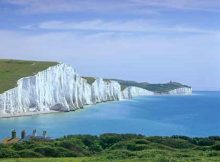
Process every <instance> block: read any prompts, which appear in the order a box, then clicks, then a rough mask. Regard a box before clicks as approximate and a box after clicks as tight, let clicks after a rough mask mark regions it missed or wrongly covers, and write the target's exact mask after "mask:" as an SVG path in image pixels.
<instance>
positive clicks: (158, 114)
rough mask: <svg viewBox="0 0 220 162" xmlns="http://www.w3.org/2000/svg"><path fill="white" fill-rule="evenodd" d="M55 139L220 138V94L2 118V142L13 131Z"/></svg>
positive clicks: (149, 98)
mask: <svg viewBox="0 0 220 162" xmlns="http://www.w3.org/2000/svg"><path fill="white" fill-rule="evenodd" d="M12 129H15V130H16V131H17V136H20V132H21V131H22V130H26V132H27V134H32V131H33V129H36V130H37V133H38V135H41V134H42V131H44V130H46V131H47V134H48V136H50V137H51V138H58V137H62V136H64V135H75V134H92V135H100V134H103V133H132V134H142V135H146V136H172V135H184V136H190V137H207V136H220V92H202V91H198V92H193V94H192V95H182V96H169V95H158V96H141V97H135V98H133V99H131V100H122V101H113V102H105V103H99V104H96V105H92V106H86V107H85V108H83V109H80V110H77V111H73V112H61V113H53V114H42V115H33V116H25V117H14V118H2V119H0V139H2V138H6V137H10V136H11V130H12Z"/></svg>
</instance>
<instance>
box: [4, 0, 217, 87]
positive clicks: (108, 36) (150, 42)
mask: <svg viewBox="0 0 220 162" xmlns="http://www.w3.org/2000/svg"><path fill="white" fill-rule="evenodd" d="M0 58H5V59H23V60H46V61H48V60H49V61H58V62H64V63H67V64H70V65H72V66H73V67H74V68H75V69H76V70H77V71H78V73H80V74H81V75H84V76H96V77H104V78H118V79H125V80H135V81H140V82H142V81H145V82H149V83H166V82H169V81H170V80H172V81H177V82H181V83H184V84H187V85H190V86H192V87H193V89H194V90H220V1H219V0H0Z"/></svg>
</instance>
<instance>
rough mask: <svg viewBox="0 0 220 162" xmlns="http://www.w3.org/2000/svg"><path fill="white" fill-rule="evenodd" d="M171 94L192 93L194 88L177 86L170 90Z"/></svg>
mask: <svg viewBox="0 0 220 162" xmlns="http://www.w3.org/2000/svg"><path fill="white" fill-rule="evenodd" d="M169 94H170V95H190V94H192V88H189V87H182V88H177V89H174V90H172V91H169Z"/></svg>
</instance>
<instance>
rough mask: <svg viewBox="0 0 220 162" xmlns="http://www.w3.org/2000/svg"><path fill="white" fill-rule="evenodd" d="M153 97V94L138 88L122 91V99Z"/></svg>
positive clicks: (128, 88)
mask: <svg viewBox="0 0 220 162" xmlns="http://www.w3.org/2000/svg"><path fill="white" fill-rule="evenodd" d="M146 95H154V92H151V91H148V90H145V89H143V88H139V87H127V88H125V89H124V90H123V91H122V96H123V98H132V97H134V96H146Z"/></svg>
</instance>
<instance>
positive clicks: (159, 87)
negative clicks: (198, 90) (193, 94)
mask: <svg viewBox="0 0 220 162" xmlns="http://www.w3.org/2000/svg"><path fill="white" fill-rule="evenodd" d="M83 78H84V79H86V80H87V82H88V83H89V84H92V83H93V82H94V81H95V78H94V77H83ZM109 80H114V81H117V82H119V83H120V85H121V89H122V90H124V89H125V88H127V87H129V86H135V87H140V88H144V89H146V90H149V91H153V92H156V93H168V92H169V91H171V90H174V89H176V88H182V87H188V88H190V87H189V86H187V85H183V84H181V83H177V82H169V83H164V84H151V83H147V82H140V83H139V82H136V81H128V80H120V79H104V81H109Z"/></svg>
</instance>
